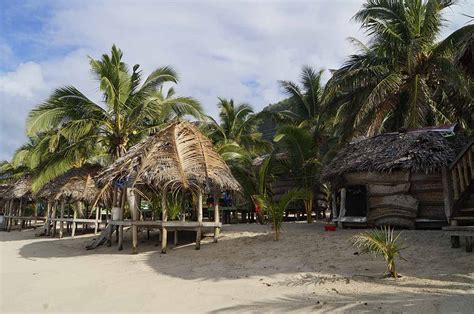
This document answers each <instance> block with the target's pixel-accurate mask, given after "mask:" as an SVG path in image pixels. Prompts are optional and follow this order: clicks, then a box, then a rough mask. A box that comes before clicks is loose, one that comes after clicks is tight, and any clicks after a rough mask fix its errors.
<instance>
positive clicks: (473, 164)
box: [467, 146, 474, 180]
mask: <svg viewBox="0 0 474 314" xmlns="http://www.w3.org/2000/svg"><path fill="white" fill-rule="evenodd" d="M473 151H474V146H472V147H471V150H469V153H467V159H468V160H469V168H470V169H471V180H473V179H474V162H473V158H472V155H473V153H472V152H473Z"/></svg>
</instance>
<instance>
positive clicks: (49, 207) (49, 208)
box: [45, 201, 52, 236]
mask: <svg viewBox="0 0 474 314" xmlns="http://www.w3.org/2000/svg"><path fill="white" fill-rule="evenodd" d="M51 206H52V205H51V201H48V205H47V210H46V222H45V223H46V236H49V231H50V230H51V225H50V221H51V217H50V216H51Z"/></svg>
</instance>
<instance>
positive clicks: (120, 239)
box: [118, 188, 127, 251]
mask: <svg viewBox="0 0 474 314" xmlns="http://www.w3.org/2000/svg"><path fill="white" fill-rule="evenodd" d="M120 195H121V201H120V215H119V216H120V220H123V211H124V207H125V202H126V200H127V191H126V189H125V188H124V189H122V191H121V193H120ZM118 229H119V230H118V250H119V251H122V250H123V226H119V228H118Z"/></svg>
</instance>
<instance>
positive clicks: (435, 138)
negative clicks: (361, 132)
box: [322, 130, 466, 183]
mask: <svg viewBox="0 0 474 314" xmlns="http://www.w3.org/2000/svg"><path fill="white" fill-rule="evenodd" d="M465 145H466V141H465V140H464V139H463V138H462V136H460V135H454V134H452V135H451V136H446V134H445V132H440V131H432V130H426V131H420V130H413V131H411V132H407V133H386V134H381V135H377V136H374V137H371V138H367V139H364V140H360V141H357V142H353V143H350V144H348V145H347V146H346V147H344V148H343V149H342V150H341V151H340V152H339V153H338V154H337V155H336V157H335V158H334V159H333V160H332V161H331V162H330V163H329V164H328V165H327V166H326V167H324V169H323V173H322V178H323V180H324V181H329V182H333V183H334V182H339V181H340V178H341V177H342V175H344V174H346V173H351V172H369V171H370V172H391V171H394V170H407V171H423V172H426V173H429V172H434V171H437V170H439V169H440V168H441V167H444V166H448V165H449V164H450V163H451V162H453V161H454V159H455V158H456V156H457V154H458V153H459V151H460V150H461V149H462V148H463V147H464V146H465Z"/></svg>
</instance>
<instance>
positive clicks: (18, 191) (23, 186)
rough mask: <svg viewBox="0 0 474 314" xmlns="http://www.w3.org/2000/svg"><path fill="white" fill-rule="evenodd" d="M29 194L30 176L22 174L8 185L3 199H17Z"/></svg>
mask: <svg viewBox="0 0 474 314" xmlns="http://www.w3.org/2000/svg"><path fill="white" fill-rule="evenodd" d="M29 196H31V176H30V175H24V176H22V177H21V178H19V179H18V180H16V181H15V182H14V183H12V184H11V185H10V188H9V189H8V191H6V192H5V199H19V198H22V197H29Z"/></svg>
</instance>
